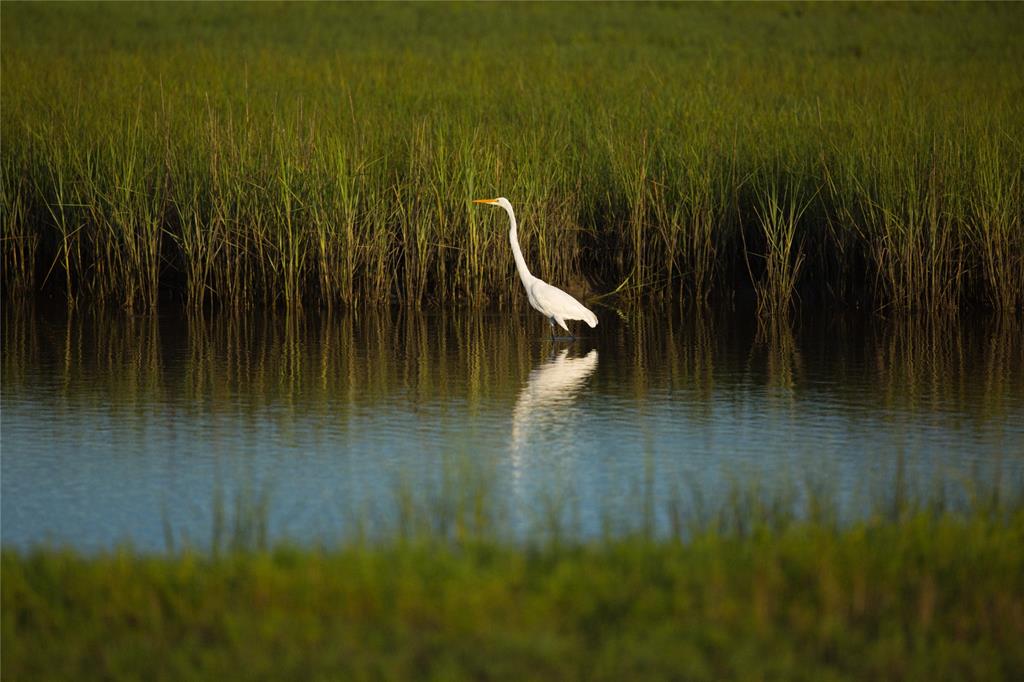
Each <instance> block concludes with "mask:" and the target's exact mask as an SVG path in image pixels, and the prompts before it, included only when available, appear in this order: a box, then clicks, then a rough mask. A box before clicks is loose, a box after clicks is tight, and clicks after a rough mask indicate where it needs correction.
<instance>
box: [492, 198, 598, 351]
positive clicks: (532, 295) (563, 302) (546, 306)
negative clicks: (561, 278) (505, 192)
mask: <svg viewBox="0 0 1024 682" xmlns="http://www.w3.org/2000/svg"><path fill="white" fill-rule="evenodd" d="M473 203H476V204H491V205H493V206H501V207H502V208H503V209H505V212H506V213H508V221H509V223H510V225H511V227H509V230H508V240H509V242H511V244H512V256H513V258H515V260H516V269H517V270H519V279H521V280H523V288H524V289H526V297H527V298H528V299H530V305H531V306H533V308H534V309H535V310H538V311H540V313H541V314H542V315H544V317H546V318H548V323H549V324H551V338H552V339H554V338H555V323H556V322H557V323H558V326H559V327H561V328H562V329H564V330H565V331H567V332H569V328H568V327H567V326H565V321H566V320H583V321H584V322H586V323H587V324H589V325H590V327H591V328H594V327H596V326H597V315H595V314H594V313H593V312H591V311H590V310H588V309H587V308H586V307H585V306H584V305H583V304H582V303H580V302H579V301H577V300H576V299H575V298H573V297H572V296H570V295H569V294H567V293H565V292H564V291H562V290H561V289H559V288H558V287H553V286H551V285H550V284H548V283H547V282H544V281H542V280H541V279H539V278H537V277H534V276H533V275H531V274H530V269H529V268H528V267H526V260H524V259H523V251H522V249H520V248H519V234H518V232H516V214H515V213H514V212H513V211H512V204H510V203H509V201H508V199H506V198H505V197H498V198H497V199H474V200H473ZM569 334H570V335H572V332H569ZM572 338H576V337H575V336H573V337H572Z"/></svg>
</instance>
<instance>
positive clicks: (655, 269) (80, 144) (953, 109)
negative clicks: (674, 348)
mask: <svg viewBox="0 0 1024 682" xmlns="http://www.w3.org/2000/svg"><path fill="white" fill-rule="evenodd" d="M0 30H2V42H3V46H4V49H3V54H2V80H3V84H4V93H3V100H4V102H3V104H4V106H3V108H2V111H0V132H2V138H3V148H2V152H0V205H2V209H3V210H2V216H0V228H2V240H0V259H2V265H3V273H4V274H3V286H4V288H5V289H6V290H7V291H9V292H38V291H40V290H43V291H47V292H50V293H53V294H56V295H63V296H66V297H67V298H68V299H70V300H79V299H82V298H86V299H95V300H103V301H108V302H114V303H117V304H120V305H124V306H127V307H135V308H139V307H141V308H152V307H154V306H156V305H157V302H158V300H159V299H160V297H161V296H162V295H168V296H173V297H174V298H177V299H182V300H185V301H187V302H188V303H189V304H190V305H192V306H196V307H198V306H202V305H205V304H209V303H219V304H225V305H232V306H247V305H253V304H257V303H268V302H269V303H276V302H281V303H285V304H288V305H290V306H296V305H299V304H301V303H306V304H313V305H322V306H331V305H336V304H351V303H356V302H368V303H382V302H390V301H400V302H404V303H410V304H417V303H422V302H428V301H435V302H438V301H440V302H448V301H452V300H468V301H473V302H479V301H484V300H495V299H504V298H508V297H509V296H510V295H514V294H515V293H517V291H516V288H515V286H514V285H513V283H512V279H511V278H512V276H513V275H512V269H511V261H510V258H509V255H508V246H507V243H506V239H505V231H504V225H503V224H500V219H499V217H497V216H494V215H493V214H490V213H487V214H481V213H480V212H479V211H474V210H472V207H471V204H469V203H468V202H469V200H470V199H472V198H474V197H479V196H492V195H495V194H503V195H507V196H508V197H510V198H511V199H512V200H513V202H514V204H515V205H516V207H517V209H518V211H519V216H520V219H521V221H522V222H523V229H522V230H520V233H521V238H522V241H523V249H524V251H525V252H526V254H527V259H528V261H529V262H530V264H531V267H532V268H534V270H535V271H536V272H537V274H538V275H540V276H542V277H545V278H547V279H550V280H552V281H555V282H559V283H562V284H563V285H567V286H568V287H569V288H570V289H571V290H572V291H573V293H576V294H578V295H580V296H584V297H585V296H587V295H588V294H594V293H607V292H613V291H614V292H617V293H618V294H620V295H623V296H635V295H639V294H650V293H655V294H665V295H673V296H675V295H685V296H687V297H692V298H694V299H697V300H705V299H709V298H719V299H730V298H731V297H732V296H733V295H734V292H735V291H736V290H737V289H741V290H745V291H750V292H753V294H754V295H755V296H756V297H757V299H758V302H759V304H760V307H761V310H762V311H763V312H764V313H766V314H770V315H776V314H779V313H782V312H784V311H785V310H786V309H787V308H788V307H789V306H790V305H792V303H793V302H794V301H795V300H801V301H808V300H818V301H821V300H825V301H830V302H842V303H847V304H856V305H872V306H876V307H885V308H893V309H908V310H922V309H924V310H952V309H957V308H960V307H965V306H971V307H978V306H985V307H991V308H996V309H1000V310H1005V311H1008V310H1017V309H1020V308H1021V306H1022V305H1024V225H1022V223H1021V216H1022V215H1024V182H1022V180H1024V170H1022V169H1024V147H1022V141H1024V116H1022V115H1021V113H1022V112H1021V107H1020V92H1021V91H1022V89H1024V71H1022V70H1021V69H1020V68H1019V65H1020V64H1021V63H1024V46H1022V45H1024V44H1022V42H1021V41H1020V40H1019V36H1020V35H1021V33H1022V32H1024V8H1022V6H1021V5H1019V4H1015V3H1006V4H993V5H974V4H972V5H952V4H937V5H922V4H913V5H897V4H892V5H884V6H873V5H872V6H867V5H856V4H842V5H840V4H835V5H795V6H794V5H775V4H757V5H696V4H693V5H691V4H667V5H654V4H651V5H642V6H635V5H619V4H611V3H601V4H596V5H592V6H588V7H581V6H576V5H557V4H552V5H545V4H540V5H528V6H522V5H494V4H481V5H473V4H458V5H440V4H437V5H433V4H430V5H422V4H419V5H417V4H408V5H399V4H369V5H363V4H354V3H353V4H335V5H331V4H296V5H276V4H268V3H255V4H248V5H235V4H228V5H217V4H209V5H207V4H203V5H191V4H188V5H185V4H174V3H170V4H160V3H152V4H130V3H108V4H84V3H82V4H77V3H76V4H58V3H46V4H28V3H25V4H22V3H16V2H7V3H5V4H4V12H3V22H2V26H0ZM519 298H520V297H516V298H515V299H514V300H517V301H518V300H519Z"/></svg>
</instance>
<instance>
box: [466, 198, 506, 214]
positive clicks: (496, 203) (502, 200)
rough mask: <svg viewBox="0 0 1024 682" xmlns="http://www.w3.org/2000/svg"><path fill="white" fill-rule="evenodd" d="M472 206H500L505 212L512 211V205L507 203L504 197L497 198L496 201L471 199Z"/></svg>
mask: <svg viewBox="0 0 1024 682" xmlns="http://www.w3.org/2000/svg"><path fill="white" fill-rule="evenodd" d="M473 203H474V204H490V205H492V206H501V207H502V208H503V209H505V210H506V211H511V210H512V204H510V203H509V201H508V199H506V198H505V197H498V198H497V199H473Z"/></svg>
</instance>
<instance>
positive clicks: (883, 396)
mask: <svg viewBox="0 0 1024 682" xmlns="http://www.w3.org/2000/svg"><path fill="white" fill-rule="evenodd" d="M597 312H598V315H599V317H600V320H601V323H600V325H599V326H598V327H597V328H596V329H594V330H589V329H586V328H585V327H584V328H583V330H581V333H583V334H584V336H583V338H580V339H578V340H576V341H575V342H572V343H566V342H554V343H553V342H552V341H551V340H550V339H548V338H547V324H546V322H545V321H544V320H543V319H541V318H540V316H538V315H536V314H534V313H532V312H530V311H525V310H524V311H522V312H521V313H514V312H507V313H497V312H479V311H472V310H439V311H434V312H428V313H420V312H411V311H407V310H390V311H387V310H386V311H354V312H347V313H336V314H321V313H310V312H306V313H304V314H291V315H289V314H285V313H283V312H278V313H255V312H247V313H243V314H231V313H217V314H207V315H205V316H195V315H193V316H188V315H183V314H181V313H180V312H176V311H164V312H163V313H161V314H160V315H157V316H131V315H128V314H126V313H123V312H102V311H99V310H77V311H74V312H68V311H67V310H64V309H61V310H57V311H51V310H46V309H45V308H43V307H40V306H30V305H26V306H19V305H12V304H8V305H6V306H5V307H4V309H3V316H2V322H3V329H2V340H3V347H2V402H0V409H2V413H0V417H2V421H0V446H2V460H0V461H2V497H0V503H2V509H0V511H2V542H3V544H4V546H12V547H19V548H28V547H32V546H36V545H57V546H64V545H67V546H71V547H75V548H78V549H81V550H84V551H95V550H102V549H108V548H112V547H115V546H117V545H119V544H124V543H127V544H130V545H131V546H133V547H135V548H137V549H140V550H144V551H164V550H166V549H168V548H169V547H180V546H182V545H188V546H194V547H197V548H203V547H207V546H210V544H211V543H213V542H215V541H216V538H217V537H218V534H224V533H229V532H230V530H225V528H227V529H230V528H231V527H232V524H235V527H236V528H237V525H238V523H237V519H238V518H240V517H241V516H243V515H244V513H245V510H249V512H250V513H251V515H253V516H255V517H257V518H258V519H262V521H261V522H260V523H261V524H263V523H265V533H266V536H267V539H268V540H269V541H279V540H286V541H290V542H299V543H319V542H323V543H332V542H338V541H341V540H343V539H344V538H346V537H350V536H351V535H352V534H353V533H354V532H355V529H357V528H358V529H359V530H360V531H363V532H365V531H366V529H367V527H368V526H373V525H374V523H378V522H379V524H380V525H381V527H383V526H386V525H387V523H388V522H389V520H393V519H395V518H396V515H397V516H400V511H398V510H399V509H400V508H401V507H402V505H403V504H404V502H403V500H406V499H411V498H418V499H419V498H422V499H425V500H444V499H446V498H453V497H458V496H459V495H460V494H462V493H463V492H464V491H465V490H466V489H467V488H468V487H471V486H472V485H479V486H481V487H485V488H486V489H487V491H488V492H487V497H488V499H489V500H490V501H491V502H493V503H495V505H496V506H498V507H500V508H501V509H502V510H503V511H502V518H503V519H504V521H503V522H502V524H503V525H504V526H505V527H507V528H510V529H513V531H514V532H515V533H517V534H524V535H529V534H530V533H532V532H534V529H536V528H540V527H542V526H543V524H544V520H545V518H546V517H548V516H550V515H551V513H552V512H551V510H552V509H553V508H557V510H558V511H557V512H556V514H558V515H560V516H561V517H562V518H564V519H565V520H566V524H567V527H568V528H570V529H571V532H572V533H574V534H576V535H581V536H591V535H596V534H600V533H604V532H608V531H609V529H611V530H612V532H614V531H615V530H616V529H619V530H628V529H629V528H630V527H632V526H631V525H630V524H632V523H633V522H634V521H635V516H636V513H637V510H638V509H641V508H643V509H650V510H653V517H654V522H655V524H656V525H657V526H658V527H659V528H663V527H665V525H666V524H667V523H668V521H667V519H666V513H667V512H666V511H665V510H667V509H670V508H672V507H673V505H677V504H679V503H680V502H681V503H682V504H684V505H692V504H694V503H695V501H697V500H699V501H700V503H701V504H703V505H706V506H710V507H714V506H715V505H721V504H724V503H725V502H726V501H727V498H728V496H729V494H730V490H733V489H734V486H735V484H736V482H737V481H740V482H750V481H754V480H756V481H760V482H761V485H763V486H765V487H767V488H771V487H773V486H781V487H785V486H790V487H793V486H796V487H797V488H799V487H800V486H802V485H804V484H808V485H809V484H813V485H814V486H817V487H818V488H819V489H823V490H827V491H831V492H830V494H834V495H835V497H836V499H837V500H839V501H840V506H841V507H842V508H843V509H844V510H845V513H848V514H851V515H854V516H856V515H857V514H861V513H867V510H869V509H871V508H872V507H871V505H872V500H873V499H876V498H877V495H878V494H879V491H882V492H883V493H884V492H885V491H887V490H890V489H891V488H892V482H893V481H894V480H895V479H897V478H898V479H900V480H901V481H905V482H907V485H909V486H916V487H918V488H921V489H924V490H934V489H936V488H943V489H944V488H951V489H955V490H959V491H960V492H961V493H962V494H969V488H970V486H971V485H972V484H971V482H972V481H978V480H992V479H994V478H996V477H998V479H999V480H1000V481H1002V482H1003V483H1001V485H1002V484H1006V485H1019V483H1020V481H1021V472H1022V469H1024V466H1022V464H1024V362H1022V360H1024V329H1022V325H1021V323H1020V321H1019V320H1017V319H1008V318H1005V317H972V318H966V319H965V318H960V319H954V320H949V319H941V320H939V319H934V318H920V317H919V318H899V319H880V318H878V317H877V316H875V317H873V316H869V315H852V314H845V315H837V314H831V313H830V314H823V313H821V312H803V313H801V314H799V315H796V316H794V317H793V319H792V320H790V321H788V322H783V323H775V324H771V323H759V322H758V320H757V318H756V316H754V315H752V314H750V313H748V312H738V311H735V310H713V311H698V310H694V309H693V308H677V307H663V308H658V307H647V308H641V309H637V310H636V311H632V312H629V311H627V312H621V311H616V310H612V309H608V308H598V309H597ZM474 481H475V482H476V483H475V484H474V483H473V482H474ZM965 491H967V492H965ZM638 500H642V501H643V503H638ZM439 504H440V503H439ZM428 508H429V504H428V505H427V506H426V507H421V508H419V509H420V513H430V512H429V511H423V510H424V509H428ZM261 532H263V531H261Z"/></svg>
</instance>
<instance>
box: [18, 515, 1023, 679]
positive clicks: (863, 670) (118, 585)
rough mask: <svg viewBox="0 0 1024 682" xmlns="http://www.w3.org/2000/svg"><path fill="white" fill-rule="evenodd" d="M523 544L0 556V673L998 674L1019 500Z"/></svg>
mask: <svg viewBox="0 0 1024 682" xmlns="http://www.w3.org/2000/svg"><path fill="white" fill-rule="evenodd" d="M718 528H719V530H715V529H714V526H713V525H709V526H708V528H706V529H705V530H703V531H699V532H697V533H696V534H695V535H694V536H693V537H691V538H690V539H689V540H688V541H687V542H685V543H680V542H674V541H666V540H654V539H650V538H647V537H634V538H626V539H617V540H607V541H604V542H598V543H593V544H568V545H567V544H558V543H548V544H546V545H544V546H537V547H523V546H517V545H510V544H507V543H503V542H500V541H487V540H477V541H473V542H468V543H456V544H452V543H451V542H446V541H439V540H425V541H422V542H418V541H406V542H398V543H394V544H386V545H383V546H363V545H353V546H349V547H347V548H343V549H339V550H335V551H315V550H295V549H280V550H277V551H272V552H254V553H246V552H241V553H231V554H228V555H222V556H220V557H219V558H213V559H211V558H206V557H201V556H195V555H182V556H171V557H144V556H137V555H133V554H131V553H129V552H119V553H114V554H110V555H103V556H97V557H83V556H79V555H76V554H74V553H69V552H60V551H50V550H41V551H36V552H32V553H29V554H20V553H17V552H13V551H5V552H4V554H3V566H2V568H3V583H2V587H3V650H4V658H3V668H4V678H5V679H11V680H18V679H32V680H44V679H147V680H148V679H191V680H196V679H211V680H213V679H229V678H230V679H254V678H260V679H446V680H455V679H509V680H513V679H514V680H523V679H558V680H572V679H579V680H602V679H607V680H622V679H792V680H801V679H804V680H820V679H921V680H933V679H1009V678H1010V677H1012V676H1013V674H1014V672H1015V671H1016V672H1017V673H1019V672H1020V671H1021V670H1024V644H1022V642H1024V511H1022V510H1021V509H1019V508H1018V509H1016V510H1015V511H1012V512H1007V513H1003V512H999V513H990V512H989V513H986V512H972V513H968V514H966V515H950V514H945V513H937V512H920V513H907V514H903V515H900V516H898V517H897V518H895V519H890V520H877V519H876V520H873V521H866V522H861V523H857V524H853V525H850V526H845V527H841V528H840V527H837V526H836V525H834V524H832V523H827V522H815V521H811V522H796V523H792V524H785V525H784V526H778V527H772V526H757V525H755V526H753V527H751V528H747V529H746V530H744V531H738V530H736V527H735V526H731V528H732V530H728V528H730V526H718Z"/></svg>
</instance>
